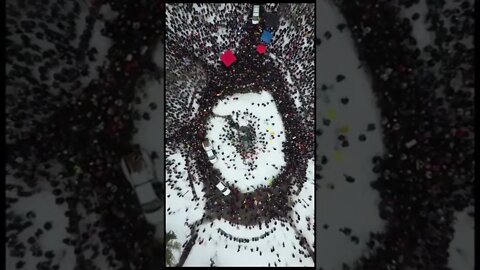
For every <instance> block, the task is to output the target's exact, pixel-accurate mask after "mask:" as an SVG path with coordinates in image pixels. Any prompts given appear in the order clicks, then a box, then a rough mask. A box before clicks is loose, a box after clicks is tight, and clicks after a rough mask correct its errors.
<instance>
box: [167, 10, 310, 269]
mask: <svg viewBox="0 0 480 270" xmlns="http://www.w3.org/2000/svg"><path fill="white" fill-rule="evenodd" d="M271 8H272V6H269V5H265V10H269V9H271ZM205 9H206V10H207V11H208V12H209V13H208V14H207V15H205V16H201V15H198V14H193V15H192V14H191V13H193V12H195V11H197V12H199V11H201V10H203V11H205ZM232 9H235V10H236V11H238V12H240V14H237V16H233V17H232V16H224V15H223V14H228V12H229V11H231V10H232ZM177 10H181V9H180V8H178V9H174V8H173V6H171V5H167V16H166V25H167V40H168V41H169V42H167V45H168V46H167V48H166V49H167V51H166V53H167V56H166V58H167V64H168V63H169V60H170V61H172V63H175V62H176V60H179V59H176V58H175V54H171V55H170V54H168V51H169V48H172V50H174V51H176V50H179V51H181V50H182V49H184V48H182V46H184V44H189V43H190V44H191V45H190V46H189V47H190V48H192V51H193V52H192V54H193V55H195V56H197V57H199V58H200V60H199V61H197V62H202V61H203V62H205V63H201V64H202V65H201V66H200V69H199V70H200V71H201V72H194V71H193V70H194V68H195V67H194V66H195V65H190V64H191V63H192V61H189V60H188V59H184V58H182V59H181V61H179V62H178V64H177V63H175V64H173V65H172V68H171V70H172V72H171V74H170V73H169V72H168V70H167V84H166V85H167V89H166V91H167V95H166V103H167V109H168V108H175V107H176V108H178V107H182V106H185V107H188V108H187V109H186V110H180V111H179V112H173V111H175V110H172V113H175V115H172V116H171V118H170V119H185V120H186V119H192V116H195V114H196V112H197V111H198V103H197V102H196V101H195V99H196V98H197V97H200V96H201V95H196V94H197V92H198V91H208V89H205V86H204V85H203V84H200V85H199V82H197V81H196V80H198V79H199V78H200V79H202V78H205V77H206V75H210V72H212V70H208V73H206V71H207V69H206V68H204V66H205V65H206V64H208V65H211V66H218V65H219V64H221V62H220V61H219V58H220V55H221V52H223V51H225V50H226V49H231V50H233V51H234V52H235V51H236V49H238V47H239V41H240V40H241V39H242V37H243V36H245V35H247V34H252V33H248V32H247V31H245V29H246V28H245V27H244V24H245V22H242V23H239V22H238V21H236V22H235V20H237V19H238V18H241V17H242V16H243V17H244V18H249V17H250V16H251V5H246V4H219V5H215V4H193V5H192V6H186V10H187V12H185V10H181V11H177ZM243 11H245V12H244V14H242V13H241V12H243ZM212 13H213V14H214V15H212ZM287 13H288V12H287ZM292 17H293V16H292ZM300 17H302V16H300ZM232 18H233V21H232ZM289 19H293V18H289ZM297 19H298V20H300V19H299V18H297ZM282 20H285V19H282ZM303 20H305V17H303ZM184 22H187V23H188V24H189V27H180V28H179V29H181V30H180V31H178V30H174V31H168V29H172V28H173V25H174V24H175V23H176V24H177V25H178V24H179V23H180V24H181V23H184ZM290 25H291V24H290V23H288V22H287V25H286V26H285V27H289V26H290ZM309 27H310V28H309V29H312V27H313V24H311V25H310V26H309ZM299 28H302V27H299ZM200 29H206V30H207V32H205V33H204V32H202V31H199V30H200ZM290 30H292V29H290ZM298 30H299V31H300V30H305V29H303V28H302V29H298ZM305 31H307V30H305ZM169 33H170V34H169ZM312 33H313V32H312ZM292 36H294V38H295V40H297V39H298V40H300V39H303V38H304V37H301V36H302V35H301V34H300V33H298V31H293V33H292ZM285 39H287V43H288V38H285V36H278V37H277V36H274V38H273V40H274V41H275V40H278V42H277V43H279V44H278V45H281V44H280V43H285ZM310 45H313V39H312V40H311V43H310ZM170 46H171V47H170ZM271 46H274V45H271ZM311 47H313V46H311ZM208 51H210V53H208ZM204 52H206V53H204ZM278 52H279V53H276V54H275V55H273V54H272V58H274V60H278V62H277V68H279V69H282V70H283V69H285V68H286V65H285V63H288V61H286V62H284V61H285V59H284V57H285V55H281V54H280V52H281V50H279V51H278ZM203 54H205V55H203ZM290 60H291V59H290ZM292 61H293V60H292ZM185 63H188V64H189V65H188V66H187V65H185V70H186V69H188V71H187V72H185V71H184V69H183V68H179V66H183V65H184V64H185ZM303 64H305V65H309V64H311V63H303ZM311 66H312V68H313V65H311ZM291 68H292V69H296V68H298V65H296V66H294V67H291ZM201 69H204V70H203V71H202V70H201ZM300 69H301V70H303V69H304V68H303V67H300ZM173 70H176V71H177V73H178V74H175V72H173ZM292 71H293V70H289V71H285V72H282V73H281V74H282V75H284V76H286V78H285V79H284V81H285V82H287V81H289V83H290V85H292V84H300V82H299V80H300V79H301V78H300V76H298V74H296V73H292ZM195 75H196V76H195ZM199 75H200V76H199ZM182 77H183V78H185V77H186V78H189V79H188V80H181V78H182ZM287 77H288V78H287ZM170 78H172V79H170ZM307 79H312V80H313V77H311V76H310V77H308V76H306V77H304V78H303V82H302V83H304V82H305V80H307ZM306 85H308V84H302V86H303V87H307V86H306ZM309 85H310V87H311V84H309ZM251 87H255V86H251ZM189 90H191V91H189ZM245 90H248V89H245ZM258 90H259V89H251V91H252V92H248V93H245V91H242V93H236V94H232V95H229V96H222V98H221V99H220V100H219V101H218V102H217V104H215V105H214V106H213V108H212V111H211V114H210V115H209V118H208V119H207V121H206V129H207V130H206V135H205V137H206V138H207V139H208V140H209V141H210V142H211V143H212V145H213V150H214V151H215V154H216V156H217V158H218V161H217V162H216V163H214V164H213V165H212V167H213V169H215V170H216V171H218V172H219V173H220V175H221V177H222V178H223V179H224V181H225V183H226V184H227V185H228V186H230V187H232V186H233V187H235V188H236V189H238V190H239V191H240V192H242V193H250V192H253V191H254V190H256V189H258V188H259V187H265V186H268V185H270V184H271V183H272V182H274V181H275V178H276V177H277V176H278V175H279V174H280V173H281V172H282V170H283V169H284V166H285V156H284V153H283V145H284V143H285V142H286V139H287V138H286V136H285V127H284V125H283V121H282V116H281V115H280V114H279V111H278V108H277V106H278V104H277V103H276V101H275V100H274V98H273V96H272V95H271V94H270V93H268V91H260V92H257V91H258ZM266 90H268V89H266ZM300 90H301V89H292V88H289V93H292V98H294V99H295V102H296V103H295V105H296V106H297V109H298V110H299V111H302V107H303V106H306V105H308V104H303V103H302V102H301V97H300V95H301V92H300ZM169 91H172V93H170V92H169ZM311 92H312V91H311V89H310V93H311ZM202 94H203V93H202ZM175 99H177V100H175ZM170 100H171V101H172V104H170V103H169V101H170ZM303 102H305V101H303ZM176 103H178V104H176ZM310 105H312V104H310ZM310 107H313V106H310ZM306 110H307V109H305V108H304V110H303V111H306ZM169 117H170V114H169V112H168V111H167V118H166V122H167V127H166V128H167V133H169V132H171V131H174V129H175V127H178V126H180V125H179V123H174V121H170V119H169ZM170 122H172V123H170ZM232 122H233V123H232ZM182 124H183V123H182ZM246 126H248V127H249V128H251V130H252V131H253V133H254V135H255V136H254V137H255V139H254V140H253V142H254V146H253V147H252V148H253V149H254V151H252V152H250V151H249V150H251V149H250V147H249V146H247V145H243V147H244V148H243V149H242V147H241V146H240V144H241V139H240V138H241V137H242V136H241V134H240V133H241V132H240V127H246ZM311 130H313V127H311ZM306 132H307V131H306ZM171 133H172V134H173V135H172V137H174V136H175V132H171ZM246 144H248V143H246ZM176 147H178V148H181V147H182V146H181V145H176ZM172 148H173V147H172ZM182 150H185V149H182ZM245 150H246V151H245ZM186 152H189V151H181V150H180V151H178V150H173V149H170V148H169V149H167V153H168V154H167V164H171V166H170V165H169V166H170V168H167V180H166V181H167V191H166V192H167V206H166V207H167V217H166V230H167V231H174V232H175V233H176V235H177V241H178V242H180V243H181V244H186V243H187V242H186V241H188V240H192V239H193V238H192V237H195V239H194V240H195V241H196V242H195V243H194V244H193V248H192V249H191V250H190V251H188V250H184V248H185V247H182V249H180V250H173V255H174V257H175V260H177V262H178V259H179V256H181V257H182V258H185V257H184V255H188V256H187V257H186V260H185V261H184V262H183V265H184V266H209V265H210V264H212V263H214V264H215V266H268V265H270V266H313V265H314V261H313V259H312V258H311V257H309V256H310V254H312V252H314V232H313V226H314V222H315V220H314V207H315V205H314V203H313V201H314V182H313V177H314V169H315V168H314V164H313V160H311V161H310V165H309V168H308V172H307V175H308V180H307V182H306V183H304V185H303V190H300V191H299V195H297V196H292V198H290V199H289V202H290V204H291V205H292V208H293V214H292V216H291V217H292V219H293V220H294V221H293V222H292V224H287V223H285V224H283V223H282V224H280V220H272V221H269V222H268V225H265V224H264V225H262V226H260V225H256V226H251V227H249V228H246V227H245V226H240V225H238V226H237V225H231V224H230V223H229V222H227V221H225V220H223V219H220V220H218V219H216V220H214V221H211V220H210V219H208V218H207V219H206V220H204V222H203V223H202V224H198V223H197V224H196V226H197V227H196V229H197V232H198V234H197V235H195V236H192V235H191V228H190V227H188V226H187V225H186V224H192V223H193V222H195V221H197V220H198V219H199V218H200V217H201V214H200V212H199V213H197V212H196V210H199V209H203V205H201V206H197V205H196V203H197V202H198V201H195V200H193V201H192V199H194V198H193V197H189V196H191V195H192V190H191V187H190V183H189V180H188V179H187V175H191V176H193V178H194V179H192V181H193V183H194V185H195V187H194V189H195V191H196V193H197V195H199V197H200V199H201V200H200V203H203V198H202V197H203V196H204V195H203V194H202V193H199V192H198V190H201V189H202V188H203V183H204V180H205V179H202V178H199V177H198V174H197V173H196V168H195V165H196V164H197V162H195V160H193V158H192V157H187V156H186V155H187V154H186ZM193 152H195V151H193ZM195 153H196V152H195ZM201 154H203V153H201ZM186 159H188V160H186ZM188 161H189V162H188ZM186 163H189V164H190V165H189V168H184V167H183V166H185V164H186ZM175 167H176V171H175V169H174V168H175ZM232 196H233V195H232ZM230 199H231V198H230V197H228V198H226V200H230ZM212 203H213V202H212ZM213 204H215V203H213ZM196 207H198V209H197V208H196ZM227 207H228V206H227ZM192 209H193V210H192ZM195 209H196V210H195ZM189 211H194V212H195V213H194V214H193V215H192V214H191V213H190V212H189ZM294 212H298V214H299V215H300V216H301V219H300V220H299V221H297V215H296V214H295V213H294ZM194 217H196V219H195V218H194ZM275 223H276V224H275ZM218 230H220V231H223V232H226V233H227V234H229V235H232V237H239V238H245V239H244V240H245V241H246V239H250V240H251V238H252V237H260V236H262V235H263V236H265V238H263V236H262V238H260V239H259V241H255V242H252V241H250V242H248V243H247V242H245V243H244V242H241V243H240V242H235V239H233V240H232V239H229V237H225V236H223V235H220V234H219V231H218ZM272 230H274V231H272ZM265 233H268V235H265ZM301 237H305V239H306V240H307V241H306V243H304V244H300V239H301ZM209 238H210V239H209ZM302 243H303V242H302ZM239 245H240V249H239V250H238V253H237V249H238V248H239ZM272 247H274V248H275V250H274V251H270V249H272ZM257 248H258V250H257ZM180 261H182V260H180Z"/></svg>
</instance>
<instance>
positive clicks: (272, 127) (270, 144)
mask: <svg viewBox="0 0 480 270" xmlns="http://www.w3.org/2000/svg"><path fill="white" fill-rule="evenodd" d="M233 98H238V99H237V100H233ZM267 102H270V104H268V105H266V107H264V106H262V105H261V103H265V104H266V103H267ZM252 103H254V105H252ZM257 104H260V106H257ZM236 112H240V114H239V117H237V115H236ZM213 113H214V114H217V115H221V116H226V115H231V116H232V117H233V119H234V121H236V122H238V123H239V125H240V126H244V125H247V124H248V122H247V120H248V117H245V119H241V117H243V115H244V113H253V115H254V116H256V117H258V118H259V119H258V121H257V120H256V119H252V122H253V123H254V125H255V126H256V128H255V132H256V136H257V138H258V137H260V136H261V135H262V134H265V135H266V136H267V137H266V141H267V143H266V144H264V143H260V142H257V145H256V146H255V147H256V148H257V149H262V148H264V150H263V151H262V150H260V151H257V154H256V157H258V159H257V160H252V161H254V163H255V164H256V165H258V167H254V168H253V171H251V174H252V176H254V177H255V178H253V177H248V175H247V176H245V175H244V174H246V173H248V169H249V166H248V165H247V164H246V163H244V161H243V160H242V157H241V156H240V155H239V154H237V150H236V148H235V147H234V146H233V144H230V145H228V143H231V141H230V140H226V141H225V142H222V141H221V139H220V136H221V135H222V134H223V133H224V131H223V130H222V128H223V127H228V124H227V121H226V120H225V119H223V118H220V117H212V118H210V119H209V122H208V123H209V126H210V127H212V129H211V130H209V131H208V132H207V138H208V139H209V140H210V141H211V142H212V143H213V146H214V150H215V151H216V152H217V157H218V159H219V161H218V162H217V163H215V164H214V165H213V166H214V168H216V169H218V170H219V171H220V173H221V174H222V176H223V177H224V178H225V181H226V182H228V183H229V184H231V185H234V186H236V187H238V189H239V190H240V191H241V192H244V193H245V192H250V191H253V190H254V189H256V188H258V187H259V186H262V185H268V183H269V181H270V180H271V179H274V178H275V177H276V176H277V175H278V174H279V173H280V171H281V168H282V166H284V165H285V160H284V154H283V146H282V143H283V142H284V141H285V133H283V131H284V127H283V123H282V119H281V117H280V115H279V113H278V111H277V107H276V105H275V103H274V101H273V97H272V96H271V94H270V93H268V92H265V91H262V92H261V93H245V94H234V95H232V96H229V97H228V100H227V98H224V99H222V100H220V101H219V102H218V103H217V105H215V106H214V108H213ZM272 116H273V118H271V117H272ZM257 125H258V126H257ZM280 132H282V134H281V133H280ZM278 135H279V137H278ZM218 147H219V148H218ZM222 152H223V153H224V154H223V155H222V154H221V153H222ZM234 154H235V155H236V156H234ZM227 156H228V157H227ZM222 159H225V160H222ZM274 166H276V167H274ZM235 168H236V169H235ZM265 178H266V179H265ZM235 181H237V182H235ZM247 188H248V190H247Z"/></svg>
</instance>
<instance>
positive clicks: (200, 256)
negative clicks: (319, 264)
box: [184, 220, 313, 267]
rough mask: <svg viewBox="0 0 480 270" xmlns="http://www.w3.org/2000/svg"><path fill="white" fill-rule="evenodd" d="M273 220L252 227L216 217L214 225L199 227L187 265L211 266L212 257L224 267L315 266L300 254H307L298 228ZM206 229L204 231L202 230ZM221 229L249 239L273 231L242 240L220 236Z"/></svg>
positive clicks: (310, 260) (217, 263)
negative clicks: (294, 228)
mask: <svg viewBox="0 0 480 270" xmlns="http://www.w3.org/2000/svg"><path fill="white" fill-rule="evenodd" d="M274 222H275V221H274V220H272V221H271V222H270V223H269V226H270V228H268V229H265V228H263V227H262V229H260V228H259V227H258V226H253V227H251V229H248V228H245V227H244V226H236V225H234V226H232V225H231V224H229V223H228V222H227V221H225V220H215V221H214V222H213V223H211V224H210V223H209V224H203V225H201V226H199V237H198V238H197V243H196V245H194V246H193V248H192V250H191V252H190V254H189V256H188V258H187V260H186V261H185V264H184V266H209V265H210V264H211V261H210V259H211V258H212V260H213V261H214V263H215V266H222V267H228V266H239V265H242V266H245V267H249V266H268V264H269V263H270V266H275V263H276V264H277V266H313V261H312V259H310V258H305V257H304V255H302V254H301V253H300V252H302V253H303V254H308V253H307V251H306V250H305V249H304V248H303V247H302V246H301V245H300V243H299V240H297V239H296V238H295V231H294V230H293V229H292V227H291V226H290V225H289V224H288V223H285V227H282V226H281V225H280V222H279V221H278V222H277V225H274ZM211 225H212V226H211ZM287 228H288V230H287ZM204 229H205V232H203V230H204ZM219 229H221V230H223V231H224V232H227V233H229V234H231V235H233V236H234V237H239V238H246V239H249V238H252V237H260V236H261V235H263V234H264V233H265V232H267V231H271V232H272V233H270V235H268V236H266V237H265V238H263V239H260V240H259V241H255V242H252V241H250V242H249V243H239V242H234V241H231V240H229V238H227V237H225V236H223V235H221V234H220V233H219V232H218V230H219ZM209 237H212V240H210V241H207V239H208V238H209ZM202 240H203V241H202ZM200 242H201V244H200ZM283 245H285V247H283ZM225 247H226V248H225ZM257 247H258V251H257ZM272 247H273V248H275V251H273V252H271V251H270V250H271V249H272ZM239 248H240V249H239ZM238 249H239V251H238V252H237V250H238ZM260 252H261V253H262V254H261V255H260ZM277 253H278V257H277ZM292 254H293V255H294V257H293V256H292ZM300 259H301V260H302V262H300Z"/></svg>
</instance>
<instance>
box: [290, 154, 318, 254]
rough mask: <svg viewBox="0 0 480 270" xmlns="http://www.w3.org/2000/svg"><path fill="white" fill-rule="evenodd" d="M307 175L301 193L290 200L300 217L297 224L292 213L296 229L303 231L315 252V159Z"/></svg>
mask: <svg viewBox="0 0 480 270" xmlns="http://www.w3.org/2000/svg"><path fill="white" fill-rule="evenodd" d="M306 175H307V181H305V183H304V186H303V188H302V190H301V191H300V193H299V194H298V195H293V196H291V198H290V200H291V201H292V202H294V206H293V210H294V211H296V212H297V213H298V216H300V221H299V222H297V215H296V214H295V212H294V211H292V212H291V216H292V219H293V220H294V223H295V227H296V228H297V229H299V230H302V235H303V236H304V237H305V238H306V239H307V242H308V244H309V245H310V248H312V250H315V249H314V245H315V232H314V231H313V226H314V224H315V183H314V177H315V162H314V160H313V159H310V160H309V161H308V167H307V174H306ZM307 219H308V221H307Z"/></svg>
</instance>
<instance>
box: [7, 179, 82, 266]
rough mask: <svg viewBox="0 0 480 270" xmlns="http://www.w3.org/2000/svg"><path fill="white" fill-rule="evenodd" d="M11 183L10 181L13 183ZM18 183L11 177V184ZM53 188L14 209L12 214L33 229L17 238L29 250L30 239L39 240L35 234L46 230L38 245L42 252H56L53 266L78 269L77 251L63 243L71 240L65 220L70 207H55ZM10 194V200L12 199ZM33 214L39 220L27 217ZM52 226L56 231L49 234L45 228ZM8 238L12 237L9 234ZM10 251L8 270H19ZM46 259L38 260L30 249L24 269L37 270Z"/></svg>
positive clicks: (8, 253) (49, 231)
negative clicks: (74, 251) (29, 223)
mask: <svg viewBox="0 0 480 270" xmlns="http://www.w3.org/2000/svg"><path fill="white" fill-rule="evenodd" d="M9 179H10V180H9ZM14 182H15V183H18V182H19V181H18V180H16V181H15V180H13V177H10V176H7V183H14ZM50 189H51V188H49V187H48V186H47V185H45V187H42V188H41V191H39V192H38V193H34V194H33V195H32V196H30V197H23V198H21V199H19V201H18V202H17V203H15V204H13V205H12V209H11V210H12V212H13V213H14V215H15V216H21V217H22V218H23V219H24V220H30V221H32V223H33V225H32V226H30V227H28V228H26V229H25V230H23V231H22V232H21V233H19V234H18V235H17V237H18V242H19V243H25V244H26V246H27V247H28V246H29V244H28V238H30V237H32V236H33V237H35V236H34V235H35V232H36V231H37V230H38V229H40V228H41V229H42V230H43V234H41V235H40V236H39V237H35V238H36V244H35V245H37V246H38V247H39V250H42V251H43V252H47V251H49V250H51V251H53V252H54V254H55V257H54V259H53V260H52V261H53V263H52V265H55V264H57V265H58V266H60V269H65V270H69V269H72V270H73V269H74V266H75V262H76V258H75V254H74V253H73V247H72V246H68V245H66V244H65V243H63V242H62V240H63V239H64V238H68V237H69V233H68V232H67V231H66V230H65V228H66V227H67V226H68V218H67V217H66V216H65V211H66V210H68V208H67V205H66V204H63V205H57V204H55V196H54V195H53V194H52V192H51V190H50ZM8 193H9V192H7V196H8ZM29 211H32V212H34V213H35V215H36V217H35V218H32V219H29V218H27V217H26V214H27V213H28V212H29ZM46 222H50V223H51V225H52V227H51V229H50V230H45V228H44V225H45V223H46ZM7 235H8V234H7ZM10 251H11V250H10V249H8V248H7V249H6V252H7V254H6V269H16V268H15V264H16V262H17V259H14V258H12V256H11V255H10ZM42 259H43V258H42V257H35V256H34V255H33V251H32V250H31V249H28V248H27V249H26V252H25V257H24V258H22V261H24V262H25V265H24V267H23V269H36V265H37V263H39V262H41V261H43V260H42Z"/></svg>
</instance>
